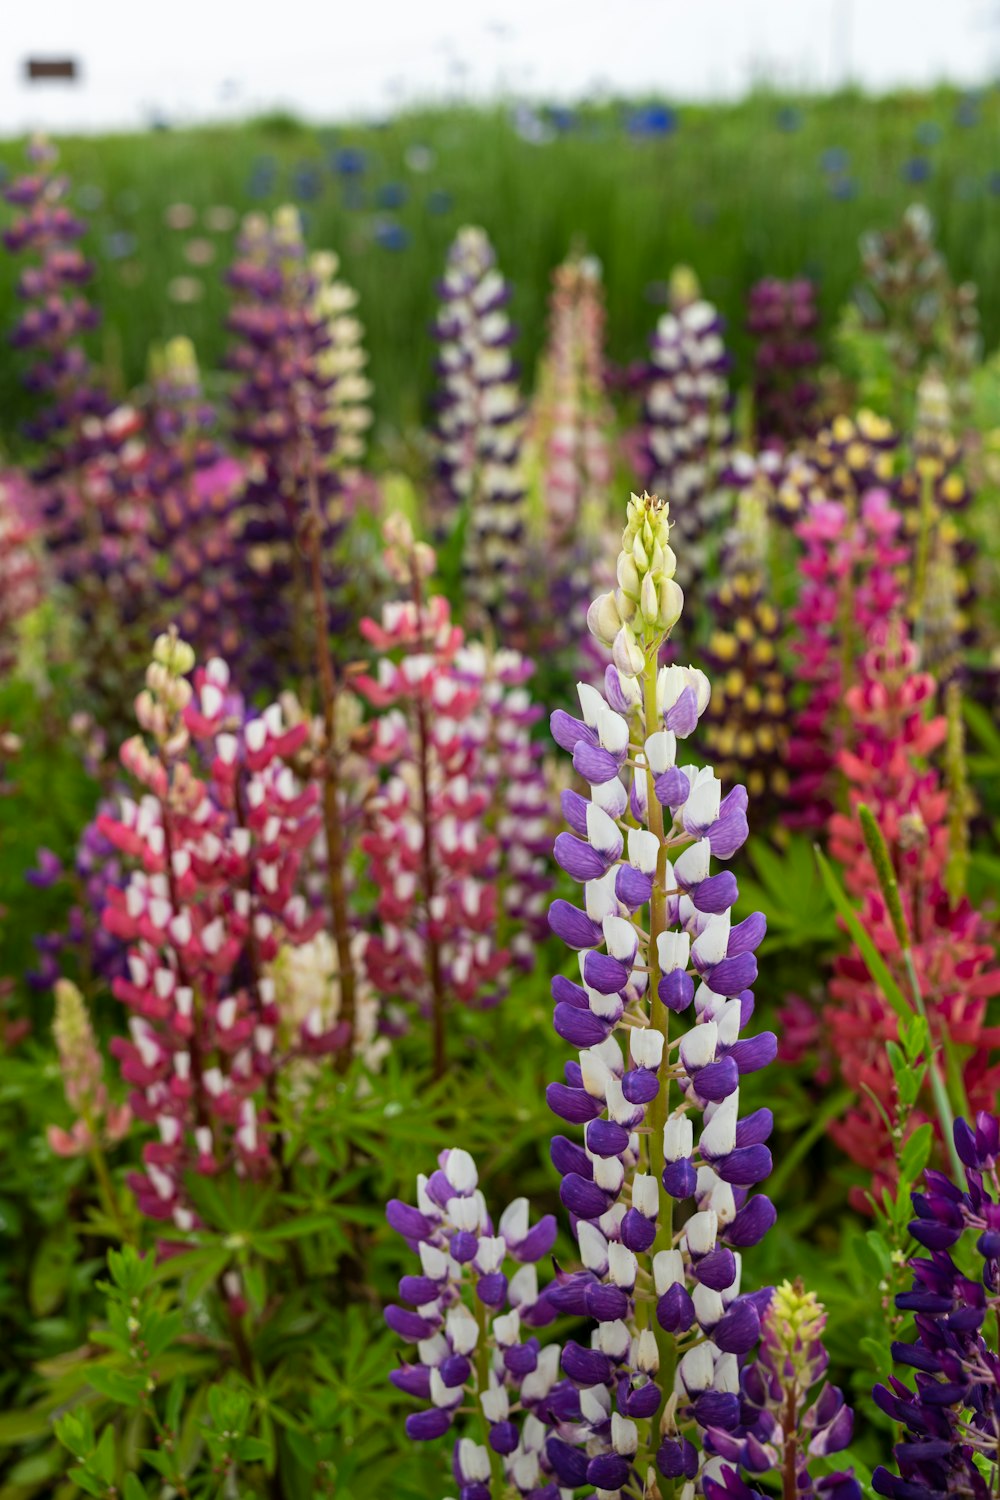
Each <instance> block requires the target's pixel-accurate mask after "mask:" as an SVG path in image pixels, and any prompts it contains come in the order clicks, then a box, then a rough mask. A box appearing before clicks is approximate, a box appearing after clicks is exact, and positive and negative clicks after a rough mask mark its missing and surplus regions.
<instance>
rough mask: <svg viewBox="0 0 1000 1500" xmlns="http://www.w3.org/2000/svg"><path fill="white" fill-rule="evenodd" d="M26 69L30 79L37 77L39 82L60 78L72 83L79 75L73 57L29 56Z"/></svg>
mask: <svg viewBox="0 0 1000 1500" xmlns="http://www.w3.org/2000/svg"><path fill="white" fill-rule="evenodd" d="M24 71H25V72H26V74H27V75H28V77H29V79H33V80H35V79H37V80H38V81H39V82H42V81H44V80H46V79H49V78H60V79H66V80H68V81H69V82H70V83H72V82H73V81H74V80H75V79H76V78H77V76H78V75H77V68H76V59H75V58H73V57H29V58H28V60H27V62H26V63H25V66H24Z"/></svg>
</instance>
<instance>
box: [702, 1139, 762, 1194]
mask: <svg viewBox="0 0 1000 1500" xmlns="http://www.w3.org/2000/svg"><path fill="white" fill-rule="evenodd" d="M712 1166H713V1167H714V1168H715V1171H716V1174H717V1176H719V1177H721V1178H722V1180H723V1182H729V1183H733V1184H735V1185H736V1186H737V1187H752V1186H753V1184H754V1183H755V1182H763V1180H764V1178H765V1177H767V1176H768V1175H769V1174H770V1171H771V1153H770V1151H769V1150H768V1149H767V1147H766V1146H742V1147H738V1148H737V1150H735V1151H730V1152H729V1154H728V1156H723V1157H721V1158H719V1159H717V1160H715V1161H713V1163H712Z"/></svg>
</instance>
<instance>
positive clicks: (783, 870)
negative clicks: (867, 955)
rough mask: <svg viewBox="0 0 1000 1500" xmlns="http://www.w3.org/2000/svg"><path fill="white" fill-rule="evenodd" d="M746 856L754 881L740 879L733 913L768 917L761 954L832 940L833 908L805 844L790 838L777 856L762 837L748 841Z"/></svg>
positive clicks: (808, 848)
mask: <svg viewBox="0 0 1000 1500" xmlns="http://www.w3.org/2000/svg"><path fill="white" fill-rule="evenodd" d="M747 856H748V859H749V862H750V865H751V866H752V868H753V871H754V875H755V876H756V877H757V878H756V879H752V878H751V879H748V878H747V877H746V876H745V875H741V876H740V878H739V886H740V899H739V903H738V911H739V913H740V914H741V915H746V914H747V913H749V912H751V911H762V912H763V913H764V915H765V916H766V917H767V936H766V938H765V939H764V942H763V943H762V944H761V952H763V953H766V952H772V953H773V952H777V951H779V950H781V949H788V948H807V947H811V946H813V945H814V944H823V943H829V942H832V941H833V940H834V939H835V938H836V935H837V926H836V921H835V917H834V911H833V907H832V906H831V903H830V897H829V894H828V892H827V890H826V888H825V886H824V884H823V881H822V880H821V879H820V877H819V875H818V873H817V870H816V865H815V862H814V860H813V855H812V848H811V845H810V843H809V841H808V839H805V838H798V837H795V836H792V837H791V838H790V839H789V840H788V844H787V846H786V847H785V848H784V849H782V851H781V852H780V853H779V852H778V851H777V850H775V849H774V848H773V847H772V846H771V845H770V844H769V843H768V841H767V840H766V839H764V838H755V839H751V840H750V841H749V843H748V845H747Z"/></svg>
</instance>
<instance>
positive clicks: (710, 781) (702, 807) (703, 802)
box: [684, 766, 722, 828]
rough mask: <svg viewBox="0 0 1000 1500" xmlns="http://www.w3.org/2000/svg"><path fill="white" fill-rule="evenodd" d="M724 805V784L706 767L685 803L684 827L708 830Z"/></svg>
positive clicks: (699, 773) (697, 777)
mask: <svg viewBox="0 0 1000 1500" xmlns="http://www.w3.org/2000/svg"><path fill="white" fill-rule="evenodd" d="M721 804H722V782H721V781H720V780H719V778H718V777H717V776H716V775H715V774H714V772H713V771H712V770H711V769H710V768H709V767H707V766H706V767H705V768H704V769H703V770H701V771H699V772H698V774H697V776H696V777H695V781H694V786H692V788H691V790H690V792H689V793H688V797H687V800H686V802H685V803H684V825H685V827H688V826H689V825H692V824H693V825H695V826H696V827H699V828H708V827H710V826H711V824H712V823H714V822H715V820H716V818H717V817H718V816H719V808H720V806H721Z"/></svg>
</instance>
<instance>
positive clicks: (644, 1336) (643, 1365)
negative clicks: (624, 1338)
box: [633, 1328, 660, 1375]
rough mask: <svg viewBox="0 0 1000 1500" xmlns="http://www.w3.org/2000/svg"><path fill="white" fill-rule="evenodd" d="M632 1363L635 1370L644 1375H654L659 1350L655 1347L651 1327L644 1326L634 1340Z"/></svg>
mask: <svg viewBox="0 0 1000 1500" xmlns="http://www.w3.org/2000/svg"><path fill="white" fill-rule="evenodd" d="M633 1347H634V1350H635V1353H634V1355H633V1363H634V1365H635V1368H636V1369H637V1370H641V1371H642V1372H643V1374H644V1375H655V1374H656V1372H657V1370H658V1369H659V1368H660V1351H659V1349H657V1347H656V1334H655V1333H654V1332H653V1330H652V1329H651V1328H644V1329H643V1330H642V1332H641V1333H640V1335H639V1337H638V1338H637V1339H635V1340H634V1342H633Z"/></svg>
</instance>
